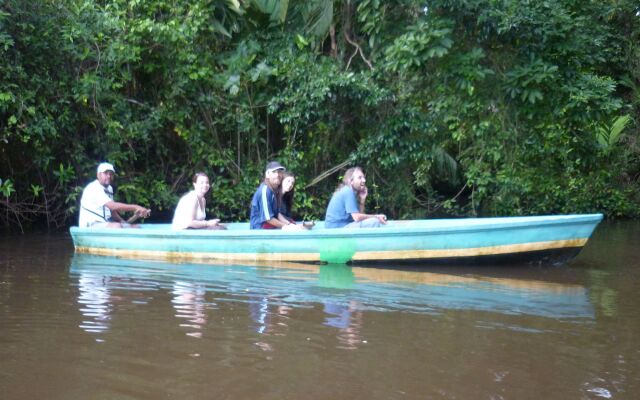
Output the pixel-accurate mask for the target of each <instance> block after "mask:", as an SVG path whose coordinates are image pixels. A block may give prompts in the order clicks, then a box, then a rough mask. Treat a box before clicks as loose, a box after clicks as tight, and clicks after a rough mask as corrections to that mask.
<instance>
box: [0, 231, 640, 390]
mask: <svg viewBox="0 0 640 400" xmlns="http://www.w3.org/2000/svg"><path fill="white" fill-rule="evenodd" d="M0 239H1V244H0V398H1V399H4V400H12V399H165V398H166V399H173V398H176V399H431V398H433V399H540V398H545V399H602V398H605V399H636V398H640V345H639V340H638V334H639V332H640V255H639V254H638V251H637V243H638V242H639V241H640V223H637V222H619V223H603V224H601V225H600V226H599V227H598V229H597V230H596V232H595V234H594V237H593V238H592V239H591V240H590V241H589V243H588V245H587V247H586V248H585V249H584V250H583V252H582V253H581V254H580V255H579V256H578V258H577V259H575V260H574V261H573V262H571V263H570V264H569V265H565V266H561V267H558V266H552V265H502V266H486V265H485V266H481V267H455V266H448V267H434V266H431V267H414V266H404V267H403V268H402V269H397V268H396V269H391V268H360V267H353V268H352V267H348V266H341V265H323V266H313V265H303V264H286V265H285V264H281V265H222V264H220V265H211V264H209V265H206V264H169V263H163V262H158V261H131V260H122V259H117V258H111V257H97V256H87V255H74V253H73V247H72V243H71V239H70V237H69V236H68V235H64V234H59V235H26V236H5V237H0ZM390 267H391V266H390Z"/></svg>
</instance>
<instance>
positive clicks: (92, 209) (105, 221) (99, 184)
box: [78, 162, 151, 228]
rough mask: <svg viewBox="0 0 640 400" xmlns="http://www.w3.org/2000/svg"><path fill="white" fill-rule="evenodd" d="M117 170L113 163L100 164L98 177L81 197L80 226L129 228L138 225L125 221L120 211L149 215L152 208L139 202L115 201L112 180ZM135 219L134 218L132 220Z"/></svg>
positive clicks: (136, 216)
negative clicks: (138, 203)
mask: <svg viewBox="0 0 640 400" xmlns="http://www.w3.org/2000/svg"><path fill="white" fill-rule="evenodd" d="M115 173H116V170H115V168H113V165H111V164H109V163H106V162H103V163H101V164H100V165H98V170H97V178H98V179H96V180H95V181H93V182H91V183H90V184H88V185H87V187H85V188H84V190H83V191H82V198H81V199H80V217H79V221H78V226H79V227H81V228H88V227H93V228H128V227H136V225H130V224H129V223H127V222H125V221H124V220H123V219H122V217H121V216H120V214H119V212H127V211H129V212H133V213H134V217H135V218H136V219H137V218H139V217H144V218H146V217H148V216H149V215H150V214H151V210H149V209H147V208H144V207H142V206H139V205H137V204H126V203H118V202H117V201H113V188H112V187H111V182H113V179H114V178H115ZM130 221H131V222H132V221H133V218H132V219H131V220H130Z"/></svg>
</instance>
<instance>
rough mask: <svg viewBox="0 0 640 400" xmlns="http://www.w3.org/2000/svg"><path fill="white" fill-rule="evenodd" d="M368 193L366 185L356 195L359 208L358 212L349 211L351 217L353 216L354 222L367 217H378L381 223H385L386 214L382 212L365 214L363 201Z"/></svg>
mask: <svg viewBox="0 0 640 400" xmlns="http://www.w3.org/2000/svg"><path fill="white" fill-rule="evenodd" d="M368 194H369V191H368V190H367V187H366V186H365V187H364V189H363V190H362V191H360V192H359V193H358V196H357V199H358V210H360V212H354V213H351V218H353V221H354V222H360V221H364V220H365V219H369V218H378V221H380V223H381V224H386V223H387V216H386V215H384V214H365V212H364V202H365V201H366V200H367V195H368Z"/></svg>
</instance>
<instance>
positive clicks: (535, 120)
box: [0, 0, 640, 226]
mask: <svg viewBox="0 0 640 400" xmlns="http://www.w3.org/2000/svg"><path fill="white" fill-rule="evenodd" d="M637 11H638V9H637V4H636V2H633V1H631V0H621V1H616V2H576V1H574V0H559V1H555V2H548V1H539V2H533V1H529V2H520V1H515V0H504V1H499V2H496V1H492V0H434V1H429V2H427V3H425V2H424V1H418V0H390V1H379V0H361V1H357V2H352V1H334V0H313V1H307V2H291V1H288V0H251V1H243V2H240V1H237V0H225V1H211V0H188V1H183V2H166V1H165V0H136V1H125V0H106V1H100V2H96V1H93V0H61V1H58V2H25V1H20V0H7V1H5V2H4V3H3V4H2V5H0V57H1V59H2V60H3V61H4V62H3V63H0V176H2V177H3V178H5V179H4V180H3V181H2V183H0V190H1V192H0V193H2V194H3V195H4V197H5V198H9V197H11V199H12V201H13V202H15V201H19V202H23V204H22V208H19V207H18V208H15V207H17V206H15V204H14V203H12V207H14V208H13V209H14V210H44V211H42V212H40V211H37V212H38V214H37V217H35V219H34V218H32V217H33V214H28V215H29V216H27V211H24V213H25V214H22V215H23V216H24V218H23V217H22V216H21V215H20V214H19V212H22V211H19V212H18V214H17V215H18V217H16V218H17V219H16V218H13V217H12V219H11V220H9V219H8V218H7V219H5V220H3V222H4V223H7V224H15V223H16V222H17V223H18V224H19V223H20V221H26V220H34V221H35V220H37V219H38V218H40V221H46V223H47V224H49V225H53V226H58V225H65V224H69V223H72V222H73V221H74V220H75V214H74V213H75V212H77V202H78V200H79V195H80V192H81V189H82V187H83V186H84V185H86V184H87V183H88V181H90V180H91V179H94V176H95V166H96V164H97V163H98V162H100V161H103V160H108V161H110V162H113V163H114V164H115V165H116V168H117V169H118V172H119V174H118V179H117V182H116V183H117V185H118V193H117V196H118V197H119V198H120V199H122V200H125V201H127V202H135V203H140V204H144V205H146V206H150V207H152V208H153V209H154V210H157V211H159V213H155V212H154V215H164V218H166V216H167V215H170V213H171V210H173V208H174V207H175V204H176V202H177V199H178V198H179V196H180V195H181V194H182V193H184V192H185V191H187V190H189V182H190V180H189V176H190V175H192V174H193V173H194V172H195V171H198V170H204V171H205V172H207V173H208V174H209V175H210V177H211V178H212V182H213V188H212V198H211V200H210V201H209V202H208V207H209V210H208V211H209V212H210V213H212V214H215V215H216V216H217V217H220V218H222V219H225V220H230V219H231V220H244V219H246V218H247V217H248V203H249V201H250V198H251V195H252V193H253V191H254V190H255V188H256V187H257V185H258V183H259V181H260V180H261V176H262V172H263V168H264V164H265V163H266V162H267V161H268V160H270V159H279V160H280V161H281V162H283V163H284V164H285V165H286V166H287V167H288V168H289V169H291V170H293V171H294V172H295V173H296V175H297V182H298V189H297V192H296V205H295V211H294V212H295V213H296V215H297V216H298V217H301V218H303V217H304V218H309V219H317V218H322V217H323V214H324V208H325V206H326V204H327V201H328V198H329V196H330V195H331V193H332V191H333V189H334V188H335V184H336V183H337V181H338V176H337V175H339V173H340V171H342V170H344V167H345V166H347V164H349V163H351V164H355V163H357V164H360V165H362V166H364V167H365V171H366V173H367V180H368V184H369V185H370V188H371V197H370V204H369V205H368V206H369V207H370V208H371V209H374V210H375V209H376V207H382V208H381V210H380V211H384V212H385V213H387V214H389V215H391V216H393V217H395V218H414V217H420V218H422V217H429V216H434V215H435V216H438V215H442V214H449V215H450V214H454V215H477V214H481V215H520V214H534V213H560V212H587V211H600V212H605V213H607V214H608V215H612V216H635V215H637V214H638V210H637V207H634V206H633V205H634V204H637V203H638V202H639V201H640V190H639V186H640V140H638V138H639V137H640V124H639V123H638V122H639V121H640V107H639V106H640V89H639V88H640V72H639V71H640V45H639V44H638V43H640V19H639V18H638V16H637V15H636V14H637ZM316 178H317V179H316ZM311 183H313V184H312V185H311ZM307 185H310V186H308V187H307ZM2 204H3V203H1V202H0V207H3V205H2ZM2 211H4V210H0V216H2V215H9V213H7V212H2ZM28 212H31V211H28ZM163 213H165V214H163ZM14 215H16V213H15V212H14ZM21 218H22V219H21ZM158 218H161V217H158Z"/></svg>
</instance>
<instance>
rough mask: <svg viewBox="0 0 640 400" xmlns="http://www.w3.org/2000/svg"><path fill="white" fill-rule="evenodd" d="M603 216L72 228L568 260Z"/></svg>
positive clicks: (86, 237) (340, 257)
mask: <svg viewBox="0 0 640 400" xmlns="http://www.w3.org/2000/svg"><path fill="white" fill-rule="evenodd" d="M601 220H602V214H587V215H559V216H534V217H506V218H464V219H438V220H412V221H389V222H388V224H387V225H386V226H384V227H381V228H366V229H324V224H323V223H322V222H320V223H317V224H316V226H315V227H314V228H313V229H312V230H308V231H307V230H305V231H296V232H291V231H280V230H250V229H249V224H247V223H231V224H228V225H227V226H228V229H227V230H185V231H172V230H171V227H170V225H167V224H143V225H141V229H106V228H78V227H72V228H71V236H72V237H73V242H74V246H75V249H76V252H78V253H90V254H98V255H111V256H120V257H127V258H153V259H158V258H159V259H166V260H215V259H217V260H223V261H296V262H320V263H348V262H352V263H371V262H383V263H393V262H403V261H411V262H435V263H443V262H445V263H451V262H453V263H469V262H472V263H473V262H478V261H480V262H482V261H487V260H490V261H491V262H494V261H496V260H497V261H499V260H501V259H517V260H540V259H550V260H552V261H553V260H560V261H567V260H569V259H570V258H572V257H574V256H575V255H577V254H578V252H579V251H580V250H581V249H582V247H583V246H584V245H585V244H586V242H587V240H588V239H589V237H590V236H591V234H592V233H593V230H594V229H595V228H596V226H597V225H598V223H599V222H600V221H601Z"/></svg>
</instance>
